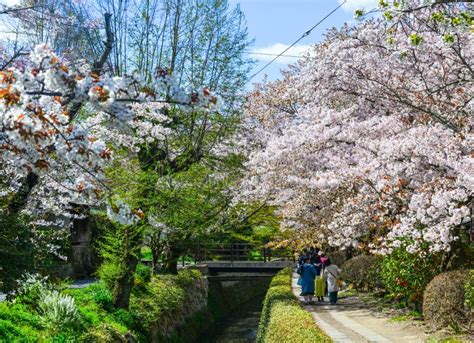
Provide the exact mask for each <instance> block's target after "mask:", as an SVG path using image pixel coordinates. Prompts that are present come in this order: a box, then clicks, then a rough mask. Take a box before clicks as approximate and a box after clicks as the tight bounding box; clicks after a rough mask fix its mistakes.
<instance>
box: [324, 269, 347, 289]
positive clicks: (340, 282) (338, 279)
mask: <svg viewBox="0 0 474 343" xmlns="http://www.w3.org/2000/svg"><path fill="white" fill-rule="evenodd" d="M328 273H329V274H331V275H332V277H333V278H335V279H336V284H337V287H339V288H343V287H344V281H343V280H342V278H341V277H336V276H335V275H334V274H333V273H331V272H330V271H329V270H328Z"/></svg>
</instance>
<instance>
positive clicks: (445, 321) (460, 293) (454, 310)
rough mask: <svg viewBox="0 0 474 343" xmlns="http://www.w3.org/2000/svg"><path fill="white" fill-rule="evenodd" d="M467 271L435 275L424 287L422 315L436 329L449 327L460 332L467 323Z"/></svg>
mask: <svg viewBox="0 0 474 343" xmlns="http://www.w3.org/2000/svg"><path fill="white" fill-rule="evenodd" d="M467 281H468V271H466V270H454V271H450V272H446V273H442V274H439V275H437V276H436V277H435V278H434V279H433V280H431V282H430V283H429V284H428V286H427V287H426V290H425V293H424V297H423V315H424V316H425V319H426V321H427V322H429V323H430V324H431V325H433V326H435V327H436V328H441V327H448V326H449V327H451V328H453V329H454V330H455V331H461V329H462V328H463V327H465V326H466V325H467V324H468V322H469V310H468V308H467V306H465V288H464V287H465V284H466V283H467Z"/></svg>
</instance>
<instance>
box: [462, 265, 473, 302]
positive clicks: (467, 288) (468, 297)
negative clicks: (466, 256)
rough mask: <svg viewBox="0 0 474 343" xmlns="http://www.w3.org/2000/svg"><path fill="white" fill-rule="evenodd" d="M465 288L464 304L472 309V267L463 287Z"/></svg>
mask: <svg viewBox="0 0 474 343" xmlns="http://www.w3.org/2000/svg"><path fill="white" fill-rule="evenodd" d="M464 290H465V298H466V305H467V306H468V307H469V308H470V309H471V311H473V310H474V269H472V270H471V271H470V272H469V279H468V281H467V283H466V285H465V287H464Z"/></svg>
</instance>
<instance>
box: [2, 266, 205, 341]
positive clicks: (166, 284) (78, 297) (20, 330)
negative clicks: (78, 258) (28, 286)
mask: <svg viewBox="0 0 474 343" xmlns="http://www.w3.org/2000/svg"><path fill="white" fill-rule="evenodd" d="M136 280H137V282H136V287H134V289H133V292H132V297H131V304H130V310H129V311H126V310H123V309H117V308H115V307H114V306H113V300H112V294H111V293H110V292H109V291H108V290H107V289H106V287H105V286H104V285H103V284H101V283H96V284H93V285H90V286H88V287H86V288H81V289H65V290H63V291H62V293H63V294H68V295H70V296H71V297H73V299H74V302H75V305H76V308H77V311H78V312H79V315H80V323H79V325H77V326H74V327H70V328H66V327H60V328H54V332H53V331H52V330H48V329H47V328H46V327H45V325H44V322H43V321H42V319H41V316H40V314H39V313H38V312H37V305H36V304H34V303H32V304H26V303H21V302H20V303H12V302H7V301H6V302H0V342H55V343H56V342H125V341H127V336H126V335H131V336H133V337H134V339H135V340H136V341H138V342H149V341H156V339H157V337H159V341H166V342H181V341H188V340H187V338H189V337H194V336H193V335H198V334H199V332H198V330H199V329H200V328H201V327H202V326H203V325H204V324H205V320H204V319H205V318H204V319H202V318H201V317H202V313H201V312H202V309H203V308H205V305H206V303H207V282H206V281H205V279H204V278H203V277H202V275H201V274H200V273H199V272H198V271H197V270H184V271H180V273H179V274H178V275H161V276H158V277H153V278H151V280H150V281H149V282H148V281H146V280H145V279H144V278H143V277H141V276H140V275H137V276H136ZM199 316H201V317H199ZM193 321H194V322H195V324H194V326H193V327H190V328H184V329H182V330H180V329H179V327H180V326H182V324H183V323H184V322H186V323H189V322H193ZM202 323H204V324H202ZM184 334H186V335H188V336H186V337H184V336H183V335H184ZM173 337H175V338H173Z"/></svg>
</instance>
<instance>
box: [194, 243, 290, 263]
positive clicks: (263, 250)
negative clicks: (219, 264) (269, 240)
mask: <svg viewBox="0 0 474 343" xmlns="http://www.w3.org/2000/svg"><path fill="white" fill-rule="evenodd" d="M187 255H188V256H190V257H191V258H192V259H193V260H194V261H196V262H201V261H230V262H234V261H263V262H267V261H272V260H287V261H288V260H290V261H294V258H295V257H294V252H293V251H292V250H290V249H272V248H267V247H265V246H259V245H256V244H251V243H242V242H228V243H201V242H198V243H197V244H196V245H195V246H193V247H192V248H190V249H188V251H187Z"/></svg>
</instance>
